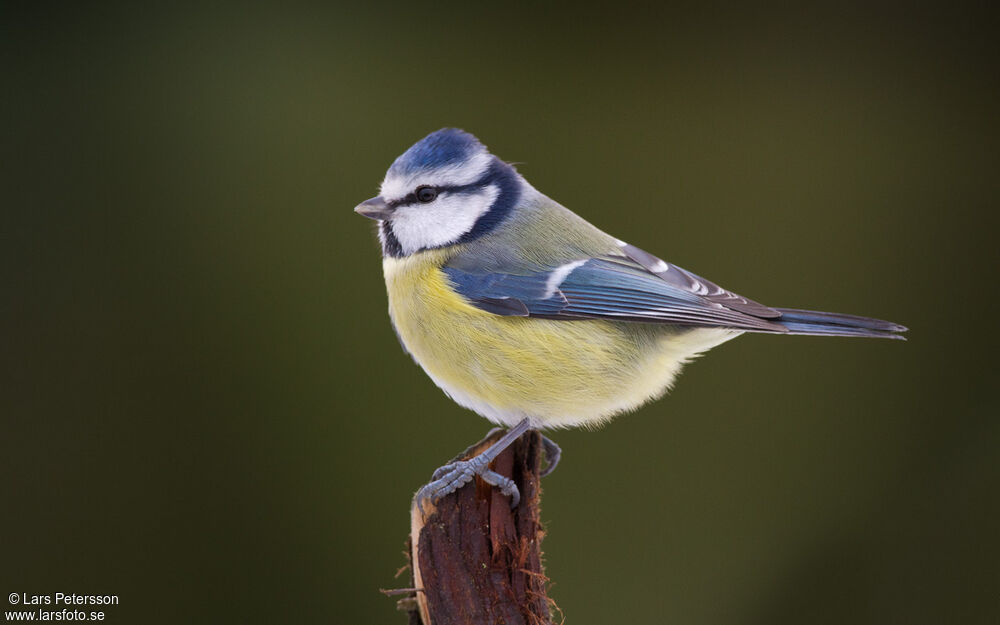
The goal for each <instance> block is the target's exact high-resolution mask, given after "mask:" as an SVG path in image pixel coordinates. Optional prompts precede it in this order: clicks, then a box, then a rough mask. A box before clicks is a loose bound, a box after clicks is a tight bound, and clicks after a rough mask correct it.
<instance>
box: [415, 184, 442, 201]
mask: <svg viewBox="0 0 1000 625" xmlns="http://www.w3.org/2000/svg"><path fill="white" fill-rule="evenodd" d="M437 196H438V192H437V189H435V188H434V187H417V199H418V200H420V201H421V202H423V203H424V204H426V203H428V202H433V201H434V199H435V198H436V197H437Z"/></svg>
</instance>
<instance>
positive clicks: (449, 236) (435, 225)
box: [392, 185, 500, 255]
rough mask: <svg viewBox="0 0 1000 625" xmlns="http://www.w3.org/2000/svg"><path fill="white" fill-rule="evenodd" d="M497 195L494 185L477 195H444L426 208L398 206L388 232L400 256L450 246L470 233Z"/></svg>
mask: <svg viewBox="0 0 1000 625" xmlns="http://www.w3.org/2000/svg"><path fill="white" fill-rule="evenodd" d="M499 194H500V188H499V187H497V186H496V185H490V186H488V187H485V188H484V189H483V190H482V191H480V192H479V193H444V194H442V195H439V196H438V198H437V199H436V200H434V201H433V202H431V203H430V204H410V205H408V206H400V207H399V208H398V209H396V212H395V213H394V214H393V216H392V232H393V234H395V235H396V240H398V241H399V245H400V247H402V248H403V254H406V255H409V254H412V253H414V252H417V251H419V250H422V249H425V248H434V247H441V246H443V245H448V244H450V243H454V242H455V241H458V240H459V239H460V238H462V235H464V234H465V233H467V232H469V231H470V230H472V228H473V227H474V226H475V225H476V221H478V220H479V218H480V217H482V216H483V215H485V214H486V212H487V211H488V210H489V209H490V206H492V205H493V202H494V201H495V200H496V199H497V196H498V195H499Z"/></svg>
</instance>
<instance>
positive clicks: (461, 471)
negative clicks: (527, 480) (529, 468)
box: [416, 452, 521, 513]
mask: <svg viewBox="0 0 1000 625" xmlns="http://www.w3.org/2000/svg"><path fill="white" fill-rule="evenodd" d="M491 460H492V459H491V458H489V457H488V456H487V455H486V453H485V452H484V453H481V454H479V455H478V456H476V457H474V458H470V459H469V460H457V461H455V462H451V463H448V464H446V465H444V466H443V467H439V468H438V469H437V470H436V471H434V473H433V474H432V475H431V481H430V482H429V483H428V484H425V485H424V486H423V487H421V489H420V490H418V491H417V494H416V500H417V507H418V508H420V512H421V513H423V512H424V502H425V501H429V502H430V503H432V504H435V503H437V502H438V501H439V500H440V499H441V498H442V497H444V496H445V495H449V494H451V493H453V492H455V491H456V490H458V489H459V488H461V487H463V486H465V485H466V484H468V483H469V482H471V481H472V479H473V478H474V477H476V476H477V475H478V476H479V477H480V478H481V479H482V480H483V481H484V482H486V483H487V484H490V485H492V486H495V487H497V488H499V489H500V492H501V493H503V494H504V495H506V496H508V497H510V507H511V508H514V507H516V506H517V504H518V503H519V502H520V501H521V492H520V491H519V490H518V489H517V484H515V483H514V480H512V479H510V478H509V477H504V476H503V475H500V474H499V473H497V472H496V471H494V470H492V469H490V461H491Z"/></svg>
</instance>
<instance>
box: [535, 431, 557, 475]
mask: <svg viewBox="0 0 1000 625" xmlns="http://www.w3.org/2000/svg"><path fill="white" fill-rule="evenodd" d="M542 447H543V448H544V449H545V469H543V470H542V472H541V473H539V474H538V477H545V476H546V475H548V474H549V473H552V472H553V471H555V470H556V466H557V465H558V464H559V458H561V457H562V449H561V448H560V447H559V445H556V443H555V441H553V440H552V439H551V438H549V437H548V436H546V435H544V434H542Z"/></svg>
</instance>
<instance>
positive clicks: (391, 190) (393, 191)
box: [379, 150, 493, 202]
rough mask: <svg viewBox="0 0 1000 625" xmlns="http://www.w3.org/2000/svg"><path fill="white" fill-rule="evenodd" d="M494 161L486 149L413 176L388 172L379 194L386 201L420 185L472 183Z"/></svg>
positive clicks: (453, 185) (442, 185)
mask: <svg viewBox="0 0 1000 625" xmlns="http://www.w3.org/2000/svg"><path fill="white" fill-rule="evenodd" d="M492 163H493V156H491V155H490V153H489V152H486V151H485V150H484V151H482V152H479V153H478V154H475V155H473V156H471V157H469V158H468V159H466V160H464V161H462V162H461V163H456V164H455V165H451V166H448V167H441V168H439V169H435V170H432V171H422V172H418V173H416V174H413V175H411V176H392V175H389V174H386V177H385V180H383V181H382V187H381V189H380V190H379V195H381V196H382V198H383V199H385V200H386V201H390V202H391V201H393V200H400V199H402V198H404V197H406V196H407V194H409V193H412V192H413V190H414V189H416V188H417V187H419V186H420V185H429V186H432V187H458V186H462V185H466V184H472V183H473V182H475V181H477V180H479V179H480V178H482V177H483V174H485V173H486V170H487V169H489V168H490V165H491V164H492Z"/></svg>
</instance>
